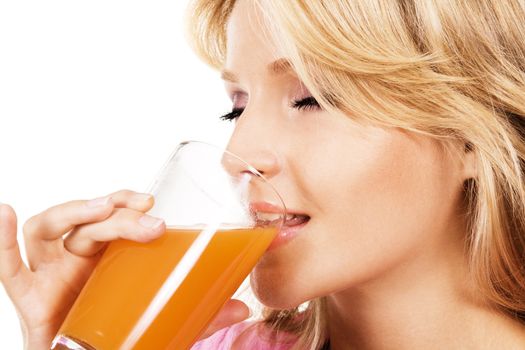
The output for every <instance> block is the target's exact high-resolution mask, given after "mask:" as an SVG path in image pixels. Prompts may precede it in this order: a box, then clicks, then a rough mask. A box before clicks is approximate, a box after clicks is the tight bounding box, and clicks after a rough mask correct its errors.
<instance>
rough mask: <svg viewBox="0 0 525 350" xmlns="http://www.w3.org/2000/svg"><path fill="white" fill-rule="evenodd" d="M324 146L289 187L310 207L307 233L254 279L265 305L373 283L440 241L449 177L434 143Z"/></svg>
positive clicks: (371, 141) (392, 140) (385, 139)
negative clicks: (295, 188)
mask: <svg viewBox="0 0 525 350" xmlns="http://www.w3.org/2000/svg"><path fill="white" fill-rule="evenodd" d="M325 145H326V147H324V150H323V152H315V151H311V152H309V157H308V160H307V161H306V160H305V162H304V163H303V165H305V168H303V172H302V174H304V175H303V177H301V176H297V178H296V179H295V181H294V182H295V183H296V184H298V186H300V187H301V188H300V189H299V191H301V192H302V193H306V194H307V197H308V200H309V201H311V203H313V204H312V207H316V214H315V216H314V217H313V219H312V221H311V223H310V224H309V225H308V226H309V227H308V231H307V232H305V234H304V235H302V236H300V237H299V239H297V240H296V241H294V242H293V244H290V245H289V246H287V247H283V248H285V249H282V252H281V253H282V254H281V256H277V255H275V256H273V257H272V258H268V259H267V260H266V261H265V262H264V263H263V264H262V265H261V268H260V269H258V270H257V273H255V274H254V276H253V277H254V278H253V280H254V282H255V283H254V285H255V286H256V289H257V290H256V292H257V293H258V295H259V298H261V299H262V300H261V301H263V302H265V303H267V304H273V305H274V306H280V307H282V306H288V307H289V306H293V305H297V304H299V303H301V302H304V301H306V300H309V299H312V298H315V297H318V296H321V295H326V294H329V293H331V292H334V291H336V290H341V289H344V288H350V287H352V286H355V285H357V284H359V283H362V282H364V281H367V280H370V279H373V278H377V277H378V276H380V275H381V274H382V273H384V272H385V271H388V270H390V269H392V268H393V267H394V266H396V265H399V263H400V262H402V261H406V260H407V259H410V258H411V257H414V256H415V255H417V254H421V252H422V251H424V249H425V246H431V245H432V244H433V243H435V242H436V241H437V240H439V237H437V236H438V233H439V232H441V231H442V230H443V226H445V225H446V224H447V220H448V219H449V218H450V215H451V213H452V208H453V204H454V193H455V189H454V186H453V185H452V184H453V180H452V176H447V174H451V173H452V172H451V169H447V166H446V164H445V162H444V161H443V159H442V158H441V156H440V153H439V152H438V151H437V148H436V145H435V144H434V143H433V142H432V141H430V140H428V139H416V138H412V137H408V136H407V135H405V134H403V133H400V132H386V131H382V130H380V129H377V130H376V131H375V132H374V133H372V134H370V135H368V136H367V137H366V138H365V139H362V140H360V141H359V142H357V141H355V140H354V141H353V142H350V141H349V142H348V143H347V144H346V148H344V149H341V147H342V143H341V142H339V143H336V142H335V141H334V142H333V143H332V144H331V143H329V142H328V143H325ZM343 146H345V145H343ZM330 154H332V155H335V154H337V155H338V156H337V158H334V157H333V156H331V157H330V156H329V155H330ZM305 159H306V158H305Z"/></svg>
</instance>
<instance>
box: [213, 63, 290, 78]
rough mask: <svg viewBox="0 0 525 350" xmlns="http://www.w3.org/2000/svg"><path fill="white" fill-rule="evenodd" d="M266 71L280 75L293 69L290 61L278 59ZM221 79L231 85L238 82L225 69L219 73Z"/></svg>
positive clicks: (234, 76) (231, 73)
mask: <svg viewBox="0 0 525 350" xmlns="http://www.w3.org/2000/svg"><path fill="white" fill-rule="evenodd" d="M267 70H268V71H269V72H270V74H273V75H282V74H285V73H288V72H289V71H291V70H293V68H292V64H291V63H290V61H288V60H287V59H286V58H279V59H278V60H275V61H273V62H272V63H270V64H268V66H267ZM221 78H222V79H223V80H227V81H231V82H232V83H238V82H239V79H238V78H237V76H236V75H235V74H234V73H233V72H231V71H229V70H227V69H224V70H222V71H221Z"/></svg>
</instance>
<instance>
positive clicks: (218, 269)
mask: <svg viewBox="0 0 525 350" xmlns="http://www.w3.org/2000/svg"><path fill="white" fill-rule="evenodd" d="M200 232H201V230H189V229H182V228H168V230H167V231H166V234H164V235H163V236H162V237H161V238H159V239H157V240H155V241H153V242H150V243H146V244H141V243H135V242H131V241H125V240H119V241H115V242H112V243H111V244H110V245H109V246H108V248H107V250H106V252H105V253H104V255H103V257H102V258H101V260H100V262H99V264H98V265H97V267H96V268H95V270H94V271H93V274H92V275H91V277H90V279H89V280H88V282H87V284H86V286H85V287H84V289H83V290H82V292H81V293H80V295H79V297H78V299H77V301H76V302H75V304H74V305H73V308H72V309H71V311H70V313H69V314H68V316H67V318H66V320H65V322H64V324H63V325H62V327H61V329H60V331H59V334H63V335H66V336H69V337H71V338H74V339H77V340H79V343H86V344H89V345H90V346H91V347H92V348H94V349H96V350H116V349H121V348H122V347H123V344H128V342H126V339H127V338H128V335H129V334H130V333H131V332H132V330H133V329H136V325H137V323H138V320H139V319H140V318H141V317H142V316H143V314H144V313H145V311H146V310H147V309H148V307H149V309H151V306H150V304H151V301H152V300H153V299H154V297H155V296H156V295H157V292H158V291H159V290H160V289H161V287H162V285H163V284H164V283H165V281H166V280H167V278H168V277H169V276H170V274H171V272H172V271H173V269H174V268H175V266H176V265H177V264H178V263H179V261H180V260H181V258H182V257H183V255H184V253H185V252H186V250H187V249H188V248H189V246H190V245H191V244H192V243H193V241H194V240H195V239H196V237H197V236H198V234H199V233H200ZM275 234H276V229H275V228H253V229H227V230H218V231H217V233H216V234H215V236H213V238H212V239H211V241H210V243H209V245H208V246H207V247H206V249H205V250H204V252H203V254H202V255H201V256H200V258H199V259H198V261H197V262H196V264H195V265H194V267H193V268H192V269H191V271H190V272H189V274H188V275H187V277H186V278H185V279H184V280H183V281H182V283H181V284H180V286H179V287H178V288H177V289H176V291H175V292H174V293H173V294H172V295H171V296H170V297H168V299H167V302H166V303H165V304H164V305H161V306H160V307H158V308H157V309H158V310H160V312H159V311H157V313H156V315H155V318H154V319H153V321H152V322H150V323H149V324H148V325H147V327H146V329H144V330H143V331H141V332H140V336H139V337H138V340H136V341H134V342H133V344H132V346H131V347H128V346H126V347H125V348H129V349H136V350H139V349H141V350H142V349H143V350H152V349H155V350H161V349H171V350H187V349H189V348H190V347H191V345H192V344H193V343H194V342H195V341H196V340H197V338H198V337H199V335H200V334H201V333H202V332H203V331H204V330H205V328H206V325H207V324H208V323H209V322H210V321H211V320H212V319H213V317H214V316H215V315H216V313H217V312H218V311H219V310H220V308H221V307H222V305H223V304H224V302H225V301H226V300H228V298H230V297H231V295H232V294H233V293H234V292H235V291H236V289H237V288H238V287H239V285H240V284H241V283H242V281H243V280H244V279H245V278H246V276H247V275H248V274H249V272H250V271H251V269H252V268H253V266H254V265H255V263H256V262H257V260H258V259H259V257H260V256H261V255H262V254H263V253H264V251H265V250H266V249H267V247H268V246H269V244H270V243H271V241H272V239H273V238H274V236H275Z"/></svg>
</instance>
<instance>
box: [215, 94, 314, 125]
mask: <svg viewBox="0 0 525 350" xmlns="http://www.w3.org/2000/svg"><path fill="white" fill-rule="evenodd" d="M290 107H292V108H295V109H297V110H304V111H306V110H315V109H320V108H321V107H320V106H319V103H318V102H317V100H316V99H315V98H314V97H312V96H308V97H305V98H303V99H300V100H294V101H292V103H291V105H290ZM243 111H244V108H234V109H232V111H231V112H230V113H227V114H225V115H223V116H221V117H219V119H221V120H226V121H232V120H235V119H237V118H239V117H240V116H241V114H242V112H243Z"/></svg>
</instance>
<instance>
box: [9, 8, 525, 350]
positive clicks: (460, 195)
mask: <svg viewBox="0 0 525 350" xmlns="http://www.w3.org/2000/svg"><path fill="white" fill-rule="evenodd" d="M191 14H192V22H191V23H192V25H191V28H192V34H193V42H194V44H195V47H196V50H197V52H198V53H200V54H201V56H203V57H204V59H206V60H207V61H208V62H209V63H210V64H212V65H213V66H215V67H217V68H218V69H220V70H222V77H223V79H224V80H225V84H226V90H227V91H228V93H229V95H230V96H231V98H232V103H233V110H232V112H231V113H228V114H227V115H225V116H223V119H227V120H235V123H236V125H235V130H234V133H233V135H232V138H231V140H230V143H229V146H228V147H229V149H230V150H231V151H232V152H234V153H237V154H239V155H240V156H242V157H243V158H245V159H246V160H248V161H249V162H250V163H252V164H253V165H255V166H256V167H257V168H258V170H259V171H260V172H262V173H264V174H265V175H266V177H267V178H269V179H270V181H271V182H272V184H273V185H274V186H275V187H276V188H277V190H278V191H279V192H280V193H281V194H282V195H283V198H284V201H285V202H286V203H287V206H288V207H289V208H290V210H291V212H292V213H294V214H296V215H297V217H298V219H299V220H300V222H301V224H300V225H298V226H297V229H296V232H295V234H294V235H293V237H290V239H289V240H288V241H287V242H286V243H285V244H282V245H280V246H279V247H277V248H275V249H272V250H269V251H268V252H266V253H265V255H264V256H263V258H262V259H261V260H260V262H259V263H258V265H257V266H256V268H255V269H254V271H253V273H252V275H251V283H252V288H253V290H254V292H255V294H256V296H257V297H258V299H259V300H260V301H261V302H262V303H263V304H264V305H265V306H266V310H265V318H264V320H262V321H260V322H257V323H255V324H251V323H238V324H235V325H233V326H230V327H228V328H225V329H222V330H220V331H218V332H216V333H215V334H213V335H212V336H211V337H209V338H207V339H204V340H202V341H201V342H199V343H197V344H196V345H195V347H194V348H195V349H230V348H232V349H312V350H313V349H322V348H325V349H328V348H329V349H335V350H341V349H421V348H424V349H433V348H435V349H494V348H498V349H523V348H525V269H524V268H523V266H524V263H525V256H524V254H525V184H524V179H523V176H524V172H525V64H524V62H525V42H524V41H523V37H524V34H525V8H524V7H523V3H522V2H519V1H518V0H516V1H510V0H508V1H500V0H484V1H471V2H467V1H458V0H448V1H440V2H432V1H424V0H412V1H409V0H407V1H401V0H399V1H390V0H388V1H386V0H366V1H349V0H347V1H279V0H265V1H255V0H237V1H233V0H229V1H228V0H225V1H215V2H210V1H206V0H201V1H196V2H195V3H194V4H193V7H192V12H191ZM87 203H88V204H87V205H86V203H85V202H82V201H76V202H71V203H66V204H63V205H61V206H58V207H55V208H51V209H49V210H48V211H46V212H44V213H42V214H39V215H37V216H36V217H34V218H32V219H31V220H29V221H28V223H26V225H25V227H24V233H25V238H26V244H27V248H28V249H27V253H28V258H29V263H30V268H31V270H28V269H27V268H26V267H25V266H23V265H22V263H21V261H20V257H19V253H18V249H17V246H16V239H15V233H14V231H15V225H14V214H13V213H12V211H11V209H9V208H8V207H7V206H2V208H1V211H0V214H1V217H0V220H1V226H0V232H1V234H2V240H1V246H0V248H2V249H1V252H2V253H1V255H0V257H1V261H0V263H1V276H2V282H3V283H4V285H5V287H6V289H7V291H8V293H9V295H10V296H11V298H12V299H13V302H14V303H15V305H16V306H17V309H18V311H19V314H20V317H21V320H22V324H23V325H24V329H25V332H26V335H27V336H26V339H27V344H28V348H30V349H33V348H34V349H37V348H45V346H48V344H49V342H50V340H51V338H52V336H53V335H54V333H55V332H56V330H57V327H58V325H59V324H60V322H61V321H62V319H63V318H64V315H65V313H66V312H67V310H68V308H69V305H70V304H71V302H72V301H73V300H74V299H75V297H76V295H77V293H78V291H79V290H80V288H81V286H82V285H83V283H84V282H85V279H86V278H87V276H88V275H89V273H90V271H91V269H92V268H93V265H94V263H95V262H96V260H97V257H98V253H99V252H100V250H101V248H102V246H103V244H102V243H100V242H104V241H108V240H112V239H115V238H117V237H119V236H120V237H124V238H128V239H134V240H140V241H147V240H149V239H153V238H155V237H157V236H158V235H160V234H162V232H163V230H164V224H163V222H162V221H161V220H160V219H156V218H152V217H149V216H147V215H146V216H145V215H143V212H145V211H146V210H147V209H148V208H149V207H150V206H151V198H149V197H146V196H143V195H139V194H134V193H131V192H118V193H116V194H114V195H112V196H110V197H105V198H103V199H98V200H94V201H91V202H87ZM141 224H142V225H141ZM70 230H72V231H71V233H70V234H69V235H67V237H66V238H65V239H62V235H63V234H65V233H66V232H69V231H70ZM64 279H65V280H66V282H67V283H60V284H59V285H60V286H61V287H60V288H59V289H58V290H57V288H56V287H57V286H56V283H53V282H56V281H57V280H64ZM305 302H308V304H307V306H306V307H305V305H306V304H305ZM64 305H66V306H64ZM299 306H301V307H299ZM30 309H31V312H30ZM246 317H247V310H246V308H245V306H244V305H242V304H240V303H238V302H235V301H231V302H230V303H228V304H227V305H226V306H225V308H224V309H223V310H222V311H221V314H220V315H219V317H218V318H217V319H216V320H215V322H214V324H213V325H212V326H210V329H209V330H208V332H207V334H206V336H208V335H210V334H212V333H213V332H214V331H216V330H217V329H219V328H222V327H225V326H228V325H232V324H234V323H236V322H239V321H241V320H242V319H244V318H246Z"/></svg>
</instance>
